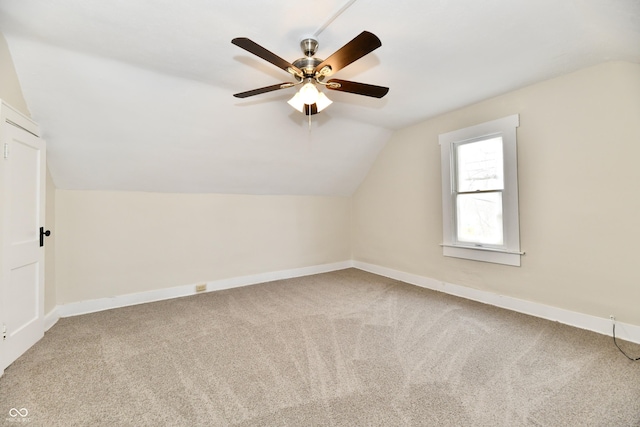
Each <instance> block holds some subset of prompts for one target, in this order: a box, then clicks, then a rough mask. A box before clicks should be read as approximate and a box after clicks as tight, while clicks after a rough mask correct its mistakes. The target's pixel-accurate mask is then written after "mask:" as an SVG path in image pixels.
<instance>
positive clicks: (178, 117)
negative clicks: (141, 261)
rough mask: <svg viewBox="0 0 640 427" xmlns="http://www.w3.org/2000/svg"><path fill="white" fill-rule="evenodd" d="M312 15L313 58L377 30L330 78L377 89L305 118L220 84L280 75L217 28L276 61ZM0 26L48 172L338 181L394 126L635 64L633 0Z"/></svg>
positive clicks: (82, 178) (314, 191) (333, 8)
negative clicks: (573, 75) (369, 47)
mask: <svg viewBox="0 0 640 427" xmlns="http://www.w3.org/2000/svg"><path fill="white" fill-rule="evenodd" d="M345 6H348V7H347V8H346V10H344V12H343V13H341V14H338V12H339V11H340V9H341V8H343V7H345ZM332 18H335V19H334V20H333V21H332V22H330V21H331V19H332ZM325 24H328V26H327V27H326V29H324V30H323V31H321V33H320V34H319V36H318V39H319V42H320V48H319V50H318V53H317V55H316V56H318V57H320V58H326V57H328V56H329V55H330V54H331V53H333V52H334V51H336V50H337V49H338V48H340V47H341V46H342V45H344V44H345V43H346V42H348V41H349V40H351V39H352V38H353V37H355V36H356V35H358V34H359V33H360V32H362V31H363V30H368V31H371V32H373V33H374V34H376V35H377V36H378V37H379V38H380V39H381V40H382V47H381V48H379V49H377V50H376V51H374V52H373V53H371V54H369V55H367V56H365V57H364V58H362V59H360V60H359V61H357V62H355V63H353V64H351V65H350V66H348V67H347V68H345V69H343V70H341V71H339V72H338V73H336V74H335V77H336V78H340V79H346V80H354V81H358V82H363V83H370V84H375V85H380V86H388V87H390V88H391V89H390V91H389V94H388V95H387V96H386V97H385V98H383V99H374V98H368V97H363V96H358V95H353V94H347V93H340V92H336V91H328V93H327V94H328V96H329V97H330V98H331V99H332V100H333V101H334V103H333V105H331V106H330V107H329V108H328V109H327V110H325V111H323V112H322V113H321V114H318V115H316V116H313V119H312V123H311V130H309V124H308V121H307V117H306V116H304V115H302V114H300V113H299V112H297V111H295V110H293V109H292V108H291V107H290V106H289V105H287V103H286V101H287V100H288V99H289V98H290V97H291V96H292V95H293V93H294V92H295V89H286V90H280V91H276V92H271V93H267V94H263V95H258V96H255V97H252V98H246V99H237V98H234V97H233V96H232V94H234V93H237V92H243V91H246V90H250V89H255V88H259V87H263V86H269V85H272V84H276V83H281V82H285V81H289V80H290V79H288V74H287V73H285V72H284V71H282V70H280V69H278V68H277V67H275V66H273V65H272V64H269V63H267V62H265V61H263V60H261V59H260V58H258V57H256V56H253V55H251V54H250V53H248V52H246V51H244V50H242V49H240V48H238V47H236V46H234V45H232V44H231V39H232V38H234V37H248V38H250V39H252V40H253V41H255V42H256V43H258V44H260V45H262V46H264V47H265V48H267V49H268V50H270V51H272V52H274V53H276V54H277V55H279V56H281V57H283V58H284V59H286V60H288V61H294V60H295V59H297V58H299V57H301V56H302V53H301V51H300V49H299V46H298V42H299V40H300V39H301V38H302V37H303V36H305V35H309V34H314V33H316V32H317V31H318V30H320V29H321V28H322V27H323V26H324V25H325ZM0 31H2V33H4V35H5V37H6V39H7V42H8V44H9V48H10V50H11V54H12V56H13V60H14V62H15V66H16V70H17V72H18V77H19V79H20V82H21V85H22V89H23V92H24V95H25V98H26V101H27V104H28V105H29V108H30V110H31V113H32V116H33V118H34V119H35V120H36V121H37V122H38V123H39V124H40V126H41V128H42V130H43V136H44V137H45V138H46V139H47V141H48V153H49V159H48V163H49V168H50V170H51V173H52V176H53V179H54V182H55V184H56V186H57V187H58V188H64V189H95V190H132V191H158V192H191V193H249V194H309V195H349V194H352V193H353V191H355V189H356V188H357V187H358V185H359V184H360V182H361V180H362V179H363V178H364V176H365V175H366V173H367V171H368V170H369V168H370V166H371V164H372V163H373V161H374V160H375V157H376V156H377V154H378V152H379V151H380V149H381V148H382V147H383V146H384V144H385V142H386V141H387V140H388V138H389V137H390V135H391V133H392V132H393V130H395V129H399V128H402V127H404V126H407V125H409V124H412V123H415V122H418V121H420V120H424V119H426V118H429V117H433V116H436V115H438V114H441V113H443V112H446V111H450V110H453V109H456V108H460V107H462V106H465V105H468V104H471V103H474V102H477V101H480V100H483V99H486V98H489V97H492V96H495V95H499V94H502V93H505V92H508V91H511V90H514V89H517V88H520V87H522V86H525V85H528V84H531V83H535V82H538V81H541V80H545V79H548V78H550V77H553V76H556V75H560V74H564V73H567V72H571V71H574V70H577V69H580V68H583V67H586V66H590V65H594V64H597V63H601V62H605V61H610V60H625V61H631V62H636V63H640V1H638V0H483V1H477V0H458V1H443V0H437V1H436V0H431V1H427V0H396V1H393V2H390V1H383V0H359V1H355V2H354V1H353V0H351V1H349V2H347V1H345V0H342V1H329V0H325V1H322V2H320V1H314V2H308V1H307V2H290V1H287V2H285V1H282V0H272V1H269V2H266V1H258V0H248V1H233V2H231V1H225V2H222V1H214V0H207V1H205V0H184V1H180V2H178V1H170V0H153V1H152V0H112V1H98V0H56V1H50V0H1V1H0Z"/></svg>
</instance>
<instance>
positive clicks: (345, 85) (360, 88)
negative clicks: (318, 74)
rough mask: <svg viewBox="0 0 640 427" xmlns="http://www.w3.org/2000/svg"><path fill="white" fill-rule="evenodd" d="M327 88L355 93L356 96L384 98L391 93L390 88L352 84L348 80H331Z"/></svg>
mask: <svg viewBox="0 0 640 427" xmlns="http://www.w3.org/2000/svg"><path fill="white" fill-rule="evenodd" d="M327 88H328V89H331V90H337V91H340V92H349V93H355V94H356V95H364V96H371V97H373V98H382V97H383V96H385V95H386V94H387V92H389V88H388V87H384V86H375V85H369V84H366V83H358V82H351V81H348V80H339V79H331V80H329V81H328V82H327Z"/></svg>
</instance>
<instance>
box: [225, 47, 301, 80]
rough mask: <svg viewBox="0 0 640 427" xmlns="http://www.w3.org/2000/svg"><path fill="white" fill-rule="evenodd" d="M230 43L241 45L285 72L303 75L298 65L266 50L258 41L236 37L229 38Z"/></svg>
mask: <svg viewBox="0 0 640 427" xmlns="http://www.w3.org/2000/svg"><path fill="white" fill-rule="evenodd" d="M231 43H233V44H235V45H236V46H238V47H241V48H242V49H244V50H246V51H247V52H250V53H253V54H254V55H256V56H259V57H260V58H262V59H264V60H265V61H267V62H270V63H272V64H273V65H275V66H276V67H278V68H282V69H283V70H284V71H286V72H287V73H291V74H297V75H299V76H302V75H303V73H302V71H301V70H300V69H299V68H298V67H296V66H294V65H293V64H291V63H289V62H288V61H286V60H284V59H282V58H280V57H279V56H278V55H276V54H275V53H273V52H271V51H268V50H267V49H265V48H263V47H262V46H260V45H259V44H258V43H256V42H254V41H251V40H249V39H248V38H246V37H237V38H235V39H233V40H231Z"/></svg>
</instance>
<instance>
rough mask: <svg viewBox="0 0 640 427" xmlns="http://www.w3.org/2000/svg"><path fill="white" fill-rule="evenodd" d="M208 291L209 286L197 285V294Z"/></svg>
mask: <svg viewBox="0 0 640 427" xmlns="http://www.w3.org/2000/svg"><path fill="white" fill-rule="evenodd" d="M206 290H207V285H206V284H204V285H196V292H204V291H206Z"/></svg>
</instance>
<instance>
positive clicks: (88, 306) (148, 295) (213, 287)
mask: <svg viewBox="0 0 640 427" xmlns="http://www.w3.org/2000/svg"><path fill="white" fill-rule="evenodd" d="M352 266H353V264H352V262H351V261H342V262H336V263H332V264H323V265H316V266H311V267H302V268H296V269H292V270H281V271H273V272H268V273H261V274H254V275H250V276H241V277H232V278H229V279H222V280H214V281H211V282H207V283H206V284H207V290H206V291H203V292H211V291H219V290H223V289H231V288H237V287H241V286H248V285H255V284H258V283H265V282H272V281H274V280H282V279H291V278H293V277H302V276H310V275H312V274H320V273H327V272H330V271H336V270H344V269H345V268H350V267H352ZM195 288H196V284H195V283H194V284H190V285H184V286H177V287H173V288H166V289H157V290H153V291H148V292H139V293H135V294H126V295H118V296H114V297H110V298H99V299H94V300H88V301H80V302H73V303H69V304H63V305H59V306H57V307H56V309H55V310H53V311H52V312H51V313H49V314H48V315H47V317H48V318H49V317H50V319H49V323H50V325H51V326H53V324H55V322H56V321H57V320H58V318H60V317H70V316H78V315H81V314H87V313H94V312H97V311H103V310H110V309H113V308H120V307H127V306H130V305H136V304H144V303H148V302H154V301H161V300H166V299H171V298H179V297H185V296H189V295H194V294H196V291H195ZM198 293H202V292H198ZM54 312H55V313H54ZM54 318H55V321H54V320H52V319H54ZM51 322H52V323H51ZM45 324H47V320H46V319H45ZM51 326H49V327H51Z"/></svg>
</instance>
